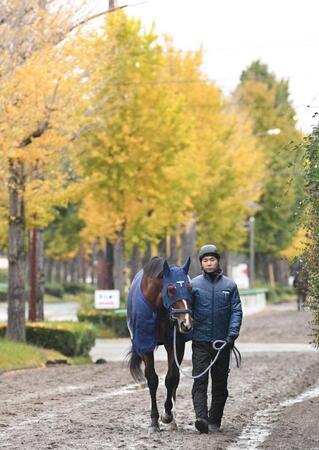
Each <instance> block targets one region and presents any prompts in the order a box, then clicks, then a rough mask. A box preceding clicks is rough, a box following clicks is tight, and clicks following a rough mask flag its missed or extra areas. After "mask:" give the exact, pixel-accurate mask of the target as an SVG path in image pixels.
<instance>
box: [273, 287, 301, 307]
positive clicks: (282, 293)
mask: <svg viewBox="0 0 319 450" xmlns="http://www.w3.org/2000/svg"><path fill="white" fill-rule="evenodd" d="M266 295H267V301H268V302H269V303H277V302H281V301H285V300H289V299H290V298H291V297H293V296H295V295H296V293H295V290H294V288H293V287H292V286H280V285H277V286H275V287H268V292H267V294H266Z"/></svg>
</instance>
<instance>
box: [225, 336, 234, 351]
mask: <svg viewBox="0 0 319 450" xmlns="http://www.w3.org/2000/svg"><path fill="white" fill-rule="evenodd" d="M235 339H236V338H235V337H234V336H227V338H226V342H227V345H228V347H229V348H230V349H231V350H232V349H233V348H234V344H235Z"/></svg>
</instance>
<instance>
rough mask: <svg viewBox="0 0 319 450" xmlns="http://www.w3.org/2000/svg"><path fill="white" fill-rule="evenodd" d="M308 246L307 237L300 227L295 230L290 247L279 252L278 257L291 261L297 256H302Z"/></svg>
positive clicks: (303, 229)
mask: <svg viewBox="0 0 319 450" xmlns="http://www.w3.org/2000/svg"><path fill="white" fill-rule="evenodd" d="M309 244H310V239H309V236H307V233H306V230H305V228H303V227H301V228H299V229H298V230H297V233H296V234H295V236H294V238H293V240H292V242H291V244H290V246H289V247H288V248H286V249H285V250H283V251H281V252H280V256H281V257H283V258H287V259H288V260H290V261H292V260H293V259H294V258H296V257H297V256H302V255H303V254H304V253H305V251H306V249H307V246H308V245H309Z"/></svg>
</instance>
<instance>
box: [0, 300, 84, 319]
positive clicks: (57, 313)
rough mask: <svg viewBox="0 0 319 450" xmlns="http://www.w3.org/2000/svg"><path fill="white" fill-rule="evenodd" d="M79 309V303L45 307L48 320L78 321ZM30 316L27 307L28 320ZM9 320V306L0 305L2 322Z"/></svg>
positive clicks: (51, 304)
mask: <svg viewBox="0 0 319 450" xmlns="http://www.w3.org/2000/svg"><path fill="white" fill-rule="evenodd" d="M78 308H79V304H78V303H72V302H70V303H48V304H46V305H44V317H45V319H46V320H58V321H63V320H71V321H72V322H73V321H76V320H78V319H77V315H76V312H77V310H78ZM27 315H28V306H27V305H26V318H27ZM7 318H8V314H7V304H6V303H0V322H6V321H7Z"/></svg>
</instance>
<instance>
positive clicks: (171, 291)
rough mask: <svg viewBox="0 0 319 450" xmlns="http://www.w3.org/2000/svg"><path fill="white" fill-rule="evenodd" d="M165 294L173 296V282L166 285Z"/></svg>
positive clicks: (174, 292) (174, 288) (174, 290)
mask: <svg viewBox="0 0 319 450" xmlns="http://www.w3.org/2000/svg"><path fill="white" fill-rule="evenodd" d="M167 294H168V296H169V297H174V295H175V294H176V287H175V286H174V285H173V284H169V285H168V286H167Z"/></svg>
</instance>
